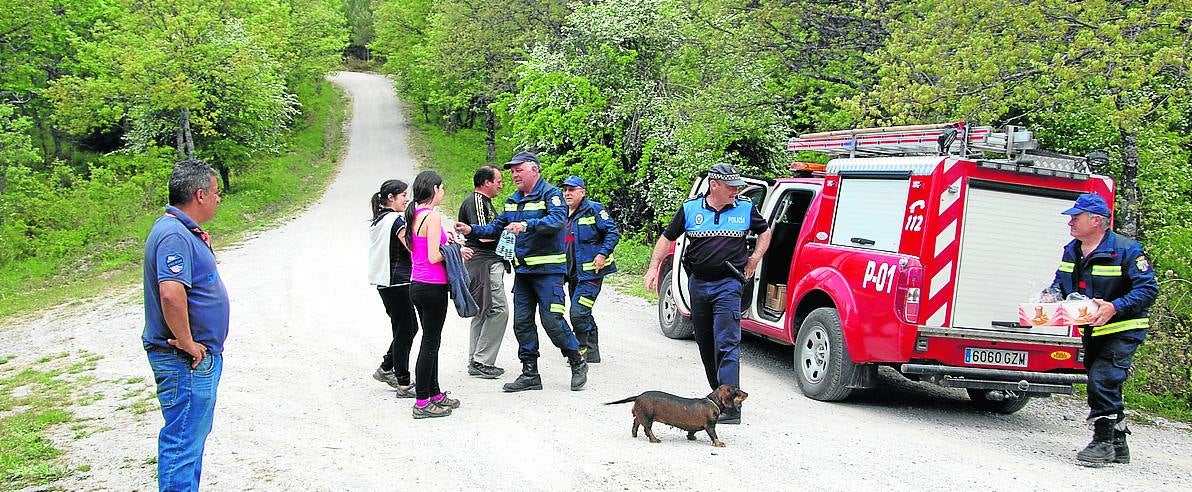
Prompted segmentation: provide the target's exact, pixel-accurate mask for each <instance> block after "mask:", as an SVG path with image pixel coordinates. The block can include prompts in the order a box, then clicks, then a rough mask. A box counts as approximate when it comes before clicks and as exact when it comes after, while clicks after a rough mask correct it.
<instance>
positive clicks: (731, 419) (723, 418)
mask: <svg viewBox="0 0 1192 492" xmlns="http://www.w3.org/2000/svg"><path fill="white" fill-rule="evenodd" d="M716 423H717V424H725V425H737V424H740V423H741V408H740V407H737V408H728V407H725V409H724V410H722V411H721V412H720V416H719V417H716Z"/></svg>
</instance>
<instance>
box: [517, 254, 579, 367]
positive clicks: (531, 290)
mask: <svg viewBox="0 0 1192 492" xmlns="http://www.w3.org/2000/svg"><path fill="white" fill-rule="evenodd" d="M565 299H566V298H565V296H564V294H563V274H561V273H558V274H539V275H528V274H523V273H519V274H517V275H514V276H513V336H514V337H516V338H517V358H518V359H519V360H521V361H522V362H533V361H536V360H538V356H539V353H538V326H537V325H536V324H535V323H534V311H535V310H537V311H538V314H540V315H541V316H542V327H543V328H544V329H546V335H547V336H548V337H550V340H551V342H553V343H554V344H555V346H556V347H558V348H559V350H560V351H562V352H563V355H565V356H568V357H571V356H575V355H578V354H579V342H578V341H577V340H576V339H575V334H574V333H572V332H571V327H569V326H567V321H566V320H565V319H564V318H563V315H564V313H566V312H567V306H566V304H564V303H565V302H566V300H565Z"/></svg>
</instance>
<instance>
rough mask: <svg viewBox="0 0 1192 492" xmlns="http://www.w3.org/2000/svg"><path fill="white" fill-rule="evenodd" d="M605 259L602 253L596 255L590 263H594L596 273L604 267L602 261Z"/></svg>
mask: <svg viewBox="0 0 1192 492" xmlns="http://www.w3.org/2000/svg"><path fill="white" fill-rule="evenodd" d="M607 260H608V258H605V257H604V255H596V258H595V259H593V260H592V263H594V264H595V265H596V273H600V269H601V268H604V262H605V261H607Z"/></svg>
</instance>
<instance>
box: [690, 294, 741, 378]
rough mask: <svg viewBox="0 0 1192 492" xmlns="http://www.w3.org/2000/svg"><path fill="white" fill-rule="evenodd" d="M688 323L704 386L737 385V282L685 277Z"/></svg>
mask: <svg viewBox="0 0 1192 492" xmlns="http://www.w3.org/2000/svg"><path fill="white" fill-rule="evenodd" d="M688 280H689V282H688V284H687V286H688V290H689V291H690V292H691V323H692V325H694V328H695V343H696V345H699V356H700V360H702V361H703V363H704V375H705V376H707V378H708V386H711V387H712V389H716V388H717V387H718V386H720V385H722V384H727V385H730V386H739V385H740V384H741V287H742V285H741V281H740V280H737V279H735V278H725V279H720V280H712V281H707V280H700V279H698V278H695V276H691V277H689V279H688Z"/></svg>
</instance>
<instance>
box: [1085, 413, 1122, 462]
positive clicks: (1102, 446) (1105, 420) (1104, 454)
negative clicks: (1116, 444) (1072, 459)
mask: <svg viewBox="0 0 1192 492" xmlns="http://www.w3.org/2000/svg"><path fill="white" fill-rule="evenodd" d="M1114 423H1115V422H1114V421H1113V419H1111V418H1109V417H1101V418H1098V419H1097V420H1094V421H1093V441H1092V442H1090V443H1089V445H1088V446H1086V447H1085V448H1084V450H1082V451H1081V452H1079V453H1076V460H1077V461H1078V462H1079V463H1080V464H1082V465H1085V466H1101V465H1104V464H1107V463H1110V462H1112V461H1113V460H1114V457H1115V454H1114V450H1113V425H1114Z"/></svg>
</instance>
